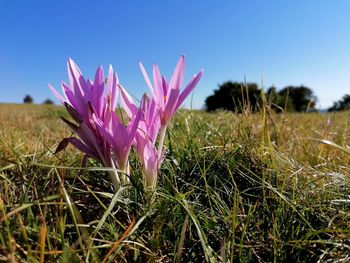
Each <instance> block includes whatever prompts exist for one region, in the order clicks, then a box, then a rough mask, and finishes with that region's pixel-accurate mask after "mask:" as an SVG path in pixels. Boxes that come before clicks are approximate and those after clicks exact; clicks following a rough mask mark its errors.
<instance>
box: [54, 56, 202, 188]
mask: <svg viewBox="0 0 350 263" xmlns="http://www.w3.org/2000/svg"><path fill="white" fill-rule="evenodd" d="M67 68H68V76H69V85H68V84H66V83H64V82H62V91H63V94H64V97H62V96H61V95H60V94H59V93H58V92H57V91H56V89H55V88H53V87H52V86H51V85H49V87H50V89H51V90H52V92H53V93H54V95H55V96H56V97H57V98H58V100H59V101H60V102H61V103H62V104H63V105H64V106H65V107H66V109H67V111H68V113H69V114H70V116H71V117H72V118H73V120H74V121H75V122H76V123H73V122H71V121H69V120H67V119H65V118H62V119H63V121H64V122H65V123H66V124H67V125H68V126H69V127H70V128H71V129H72V130H73V131H74V132H75V134H76V135H77V136H78V138H76V137H69V138H64V139H63V140H62V141H61V143H60V144H59V146H58V148H57V151H56V152H58V151H61V150H63V149H64V148H65V147H66V146H67V145H68V143H71V144H72V145H74V146H75V147H76V148H78V149H79V150H80V151H82V152H83V153H84V154H85V157H86V158H88V157H89V158H94V159H95V160H97V161H99V162H101V163H102V164H103V165H104V166H106V167H111V168H114V169H113V172H112V173H111V177H112V182H113V184H114V187H115V188H116V189H117V188H119V187H120V185H121V184H125V183H127V182H128V181H129V176H130V168H129V161H128V157H129V153H130V150H131V147H135V149H136V152H137V154H138V157H139V159H140V162H141V164H142V167H143V171H144V175H145V182H146V184H147V186H149V187H152V188H154V187H155V186H156V184H157V177H158V171H159V169H160V165H161V163H162V161H163V155H164V150H163V143H164V138H165V134H166V129H167V127H168V125H169V123H170V121H171V119H172V117H173V116H174V114H175V112H176V110H177V109H178V108H179V107H180V106H181V104H182V103H183V102H184V100H185V99H186V97H187V96H188V95H189V94H190V92H191V91H192V90H193V89H194V87H195V86H196V84H197V83H198V81H199V80H200V78H201V76H202V74H203V70H201V71H200V72H199V73H198V74H196V75H194V76H193V78H192V79H191V80H190V82H189V83H188V84H187V86H186V87H185V89H184V90H183V91H182V92H180V89H181V86H182V84H183V80H184V74H185V57H184V56H181V57H180V59H179V62H178V63H177V65H176V68H175V71H174V73H173V75H172V77H171V79H170V82H168V81H167V80H166V78H165V77H164V76H162V75H161V73H160V70H159V67H158V65H156V64H154V65H153V84H152V82H151V80H150V78H149V77H148V75H147V73H146V70H145V68H144V66H143V65H142V64H140V68H141V71H142V74H143V76H144V78H145V81H146V84H147V86H148V87H149V89H150V93H151V97H149V96H148V95H147V94H146V93H145V94H144V96H143V98H142V100H141V103H140V105H139V106H137V105H136V104H135V102H134V101H133V99H132V98H131V96H130V95H129V94H128V93H127V91H126V90H125V89H124V88H123V87H122V86H121V85H120V84H119V80H118V76H117V74H116V73H115V72H113V68H112V66H110V67H109V71H108V76H107V77H106V79H105V77H104V73H103V69H102V67H99V68H98V69H97V71H96V75H95V78H94V81H91V80H90V79H85V78H84V77H83V75H82V73H81V71H80V69H79V68H78V66H77V65H76V64H75V63H74V62H73V60H71V59H69V60H68V62H67ZM105 86H106V87H105ZM119 96H120V100H121V104H122V108H123V109H124V111H125V113H126V115H127V117H128V118H127V122H126V123H125V121H124V120H122V119H121V118H120V117H118V115H117V114H116V113H115V110H116V105H117V101H118V97H119ZM117 171H119V173H118V172H117Z"/></svg>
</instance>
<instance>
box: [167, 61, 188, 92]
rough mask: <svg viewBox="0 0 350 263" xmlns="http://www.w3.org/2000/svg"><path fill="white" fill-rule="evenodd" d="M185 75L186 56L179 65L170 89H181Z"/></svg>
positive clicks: (172, 78)
mask: <svg viewBox="0 0 350 263" xmlns="http://www.w3.org/2000/svg"><path fill="white" fill-rule="evenodd" d="M184 75H185V56H184V55H182V56H181V57H180V59H179V62H178V63H177V65H176V67H175V70H174V73H173V75H172V77H171V80H170V84H169V87H170V89H180V87H181V85H182V82H183V80H184Z"/></svg>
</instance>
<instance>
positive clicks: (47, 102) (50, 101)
mask: <svg viewBox="0 0 350 263" xmlns="http://www.w3.org/2000/svg"><path fill="white" fill-rule="evenodd" d="M43 104H48V105H52V104H54V102H53V101H52V100H51V99H46V100H45V101H44V102H43Z"/></svg>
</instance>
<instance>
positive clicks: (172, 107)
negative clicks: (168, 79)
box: [162, 89, 180, 125]
mask: <svg viewBox="0 0 350 263" xmlns="http://www.w3.org/2000/svg"><path fill="white" fill-rule="evenodd" d="M179 93H180V90H178V89H171V90H170V94H169V98H168V103H167V105H165V110H164V116H163V120H162V121H163V123H162V124H163V125H164V124H167V123H168V122H169V121H170V119H171V117H172V115H173V114H174V112H175V111H176V110H177V108H176V106H177V100H178V97H179Z"/></svg>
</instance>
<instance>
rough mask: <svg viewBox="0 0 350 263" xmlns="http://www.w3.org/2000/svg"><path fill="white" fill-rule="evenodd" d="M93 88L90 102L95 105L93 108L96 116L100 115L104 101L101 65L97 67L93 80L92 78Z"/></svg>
mask: <svg viewBox="0 0 350 263" xmlns="http://www.w3.org/2000/svg"><path fill="white" fill-rule="evenodd" d="M93 87H94V90H93V93H92V94H91V97H92V98H91V99H92V103H93V105H94V107H95V110H96V112H97V114H98V116H102V113H103V108H104V103H103V91H104V77H103V69H102V67H101V66H99V67H98V69H97V71H96V74H95V80H94V85H93Z"/></svg>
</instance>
